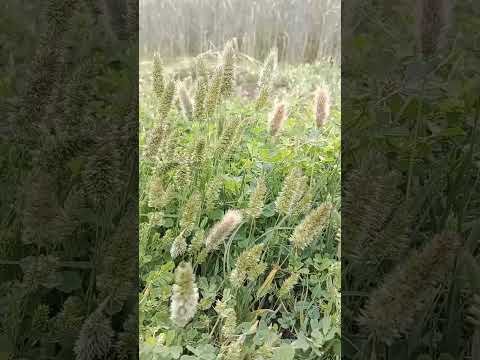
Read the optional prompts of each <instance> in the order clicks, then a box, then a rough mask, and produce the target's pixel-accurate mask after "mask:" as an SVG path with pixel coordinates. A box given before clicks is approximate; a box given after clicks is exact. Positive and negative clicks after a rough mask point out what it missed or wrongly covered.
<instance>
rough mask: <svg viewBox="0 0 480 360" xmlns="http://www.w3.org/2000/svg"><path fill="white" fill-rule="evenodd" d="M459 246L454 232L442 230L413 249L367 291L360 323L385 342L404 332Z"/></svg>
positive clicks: (427, 302) (426, 302)
mask: <svg viewBox="0 0 480 360" xmlns="http://www.w3.org/2000/svg"><path fill="white" fill-rule="evenodd" d="M461 246H462V241H461V239H460V238H459V236H458V235H457V234H455V233H450V232H445V233H442V234H440V235H437V236H435V237H434V238H433V239H432V240H431V241H430V242H429V243H428V244H427V245H426V246H425V247H424V248H423V249H422V250H420V251H418V252H417V251H415V252H413V253H412V254H411V256H410V257H409V258H407V260H406V261H404V262H401V263H400V265H399V266H398V267H397V268H396V269H395V270H393V272H391V273H390V274H388V275H387V276H386V278H385V281H384V283H383V285H381V286H380V287H379V288H378V289H376V290H374V291H373V292H372V293H371V294H370V296H369V299H368V302H367V305H366V306H365V308H364V311H363V314H362V317H361V318H360V319H359V323H360V325H361V326H362V327H363V328H365V329H367V330H368V331H369V332H370V334H374V335H375V336H376V337H377V338H378V339H380V340H382V341H383V342H385V343H386V344H391V343H392V342H393V341H394V340H395V339H397V338H400V337H402V336H404V335H408V334H409V333H410V331H411V330H412V328H413V327H414V326H415V324H417V321H418V320H419V319H418V316H420V315H421V314H423V313H424V311H425V309H426V307H428V306H429V305H430V303H431V301H433V298H434V297H435V296H436V289H437V288H438V286H440V284H442V283H443V282H444V281H445V277H446V275H447V274H448V273H449V272H450V271H452V266H453V264H454V260H455V258H456V255H457V253H458V250H459V249H460V247H461Z"/></svg>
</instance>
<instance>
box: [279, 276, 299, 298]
mask: <svg viewBox="0 0 480 360" xmlns="http://www.w3.org/2000/svg"><path fill="white" fill-rule="evenodd" d="M299 278H300V274H298V273H293V274H291V275H290V276H289V277H288V278H287V279H286V280H285V281H284V282H283V284H282V287H281V288H280V290H278V297H279V298H280V299H284V298H286V297H287V296H288V295H289V294H290V292H291V291H292V290H293V287H294V286H295V285H296V284H297V282H298V279H299Z"/></svg>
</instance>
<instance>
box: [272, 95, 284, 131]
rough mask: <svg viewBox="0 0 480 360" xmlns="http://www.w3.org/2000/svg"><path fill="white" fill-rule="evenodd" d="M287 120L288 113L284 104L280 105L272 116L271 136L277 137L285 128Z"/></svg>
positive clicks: (276, 106) (277, 105)
mask: <svg viewBox="0 0 480 360" xmlns="http://www.w3.org/2000/svg"><path fill="white" fill-rule="evenodd" d="M286 118H287V111H286V108H285V104H284V103H278V104H276V105H275V108H274V110H273V112H272V114H271V115H270V135H272V136H276V135H277V134H278V133H279V132H280V130H282V128H283V123H284V122H285V119H286Z"/></svg>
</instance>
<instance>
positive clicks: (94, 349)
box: [74, 308, 114, 360]
mask: <svg viewBox="0 0 480 360" xmlns="http://www.w3.org/2000/svg"><path fill="white" fill-rule="evenodd" d="M113 335H114V332H113V329H112V326H111V322H110V319H108V318H107V317H105V315H104V314H103V313H102V310H101V308H99V309H97V310H96V311H95V312H94V313H92V314H91V315H90V316H89V317H88V318H87V320H86V321H85V322H84V323H83V326H82V328H81V330H80V334H79V336H78V339H77V341H76V342H75V347H74V352H75V359H76V360H95V359H104V358H106V357H107V355H108V353H109V351H110V348H111V346H112V340H113Z"/></svg>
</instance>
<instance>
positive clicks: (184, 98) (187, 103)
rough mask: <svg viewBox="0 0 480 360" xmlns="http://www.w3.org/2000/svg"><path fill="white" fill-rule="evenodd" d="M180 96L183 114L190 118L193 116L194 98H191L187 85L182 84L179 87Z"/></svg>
mask: <svg viewBox="0 0 480 360" xmlns="http://www.w3.org/2000/svg"><path fill="white" fill-rule="evenodd" d="M178 98H179V100H180V108H181V109H182V112H183V115H185V117H186V118H187V119H188V120H192V118H193V105H192V100H191V99H190V94H189V93H188V91H187V89H186V87H185V85H183V84H181V85H180V86H179V89H178Z"/></svg>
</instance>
